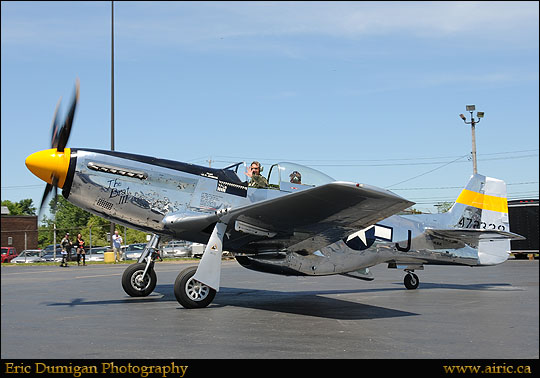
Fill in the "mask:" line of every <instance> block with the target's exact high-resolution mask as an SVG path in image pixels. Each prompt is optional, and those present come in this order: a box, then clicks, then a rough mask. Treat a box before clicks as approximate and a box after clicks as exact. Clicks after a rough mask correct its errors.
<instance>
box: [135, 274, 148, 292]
mask: <svg viewBox="0 0 540 378" xmlns="http://www.w3.org/2000/svg"><path fill="white" fill-rule="evenodd" d="M143 273H144V271H142V270H141V271H138V272H136V273H134V274H133V275H132V276H131V285H132V286H133V288H135V289H137V290H144V289H146V288H147V287H148V285H149V284H150V279H149V277H148V275H146V276H143Z"/></svg>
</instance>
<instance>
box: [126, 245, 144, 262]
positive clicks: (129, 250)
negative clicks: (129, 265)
mask: <svg viewBox="0 0 540 378" xmlns="http://www.w3.org/2000/svg"><path fill="white" fill-rule="evenodd" d="M144 247H146V243H134V244H129V245H128V246H127V247H126V249H125V250H124V259H125V260H138V259H139V257H141V254H142V252H143V251H144Z"/></svg>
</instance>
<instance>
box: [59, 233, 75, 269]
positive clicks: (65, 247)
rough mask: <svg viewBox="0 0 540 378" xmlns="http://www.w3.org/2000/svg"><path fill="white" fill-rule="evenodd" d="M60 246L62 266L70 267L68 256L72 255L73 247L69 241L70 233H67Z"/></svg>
mask: <svg viewBox="0 0 540 378" xmlns="http://www.w3.org/2000/svg"><path fill="white" fill-rule="evenodd" d="M60 245H61V246H62V262H61V263H60V266H62V267H68V266H69V265H68V263H67V259H68V256H69V255H71V247H72V246H73V244H72V243H71V240H69V232H66V236H64V238H63V239H62V241H61V242H60Z"/></svg>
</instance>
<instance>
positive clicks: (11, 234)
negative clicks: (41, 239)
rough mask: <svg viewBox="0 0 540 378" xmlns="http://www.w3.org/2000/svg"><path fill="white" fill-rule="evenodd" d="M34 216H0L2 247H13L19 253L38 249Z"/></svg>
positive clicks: (35, 218)
mask: <svg viewBox="0 0 540 378" xmlns="http://www.w3.org/2000/svg"><path fill="white" fill-rule="evenodd" d="M37 218H38V217H37V216H35V215H2V223H1V226H0V228H1V229H2V247H15V248H16V249H17V252H18V253H20V252H21V251H23V250H25V249H36V248H38V226H37Z"/></svg>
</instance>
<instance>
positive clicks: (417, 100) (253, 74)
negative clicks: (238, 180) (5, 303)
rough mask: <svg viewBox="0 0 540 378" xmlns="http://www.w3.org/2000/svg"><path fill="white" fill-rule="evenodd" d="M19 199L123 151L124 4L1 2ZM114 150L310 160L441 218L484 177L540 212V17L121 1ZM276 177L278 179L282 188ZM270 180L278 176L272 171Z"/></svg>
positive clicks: (10, 172) (502, 10)
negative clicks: (55, 138)
mask: <svg viewBox="0 0 540 378" xmlns="http://www.w3.org/2000/svg"><path fill="white" fill-rule="evenodd" d="M1 7H2V8H1V11H2V12H1V17H2V19H1V21H2V22H1V38H2V39H1V48H2V51H1V88H2V89H1V96H2V97H1V102H2V103H1V132H2V138H1V143H2V144H1V146H2V149H1V153H2V160H1V164H2V170H1V174H2V200H4V199H9V200H11V201H19V200H21V199H24V198H32V199H33V200H34V203H35V204H36V207H37V206H39V203H40V201H41V196H42V193H43V189H44V187H45V184H44V183H43V182H41V181H40V180H39V179H38V178H36V177H34V176H33V175H32V174H31V173H30V172H29V171H28V170H27V169H26V167H25V165H24V160H25V158H26V156H28V155H30V154H31V153H33V152H35V151H38V150H41V149H45V148H49V145H48V140H49V135H50V125H51V121H52V117H53V113H54V109H55V106H56V103H57V102H58V99H59V98H60V96H62V98H63V102H62V105H63V106H62V108H61V111H65V110H66V108H67V106H68V103H69V101H70V99H71V96H72V93H73V88H74V83H75V80H76V78H79V79H80V91H81V92H80V102H79V105H78V109H77V114H76V117H75V123H74V129H73V131H72V134H71V138H70V140H69V143H68V146H70V147H79V148H83V147H87V148H98V149H109V148H110V118H111V113H110V81H111V65H110V59H111V3H110V2H69V1H67V2H64V1H63V2H2V3H1ZM114 7H115V129H116V135H115V149H116V150H118V151H126V152H133V153H139V154H144V155H150V156H156V157H162V158H167V159H172V160H179V161H187V162H191V163H195V164H201V165H208V161H209V160H211V161H212V166H214V167H224V166H227V165H230V164H232V163H235V162H238V161H242V160H243V161H247V162H250V161H251V160H254V159H257V160H260V161H261V162H262V163H263V165H265V166H267V167H269V166H270V164H272V163H275V162H278V161H294V162H298V163H301V164H305V165H309V166H311V167H313V168H315V169H319V170H321V171H324V172H325V173H327V174H329V175H330V176H333V177H334V178H336V179H339V180H348V181H355V182H362V183H367V184H371V185H376V186H380V187H383V188H388V189H390V190H393V191H394V192H395V193H397V194H400V195H402V196H404V197H405V198H407V199H410V200H412V201H415V202H417V205H416V206H415V207H416V208H417V209H420V210H423V211H432V212H434V211H436V210H435V208H434V207H433V204H435V203H436V202H438V201H453V200H455V198H456V197H457V195H458V194H459V192H460V188H461V187H463V186H464V185H465V183H466V182H467V180H468V178H469V176H470V175H471V173H472V163H471V161H470V160H469V159H468V155H470V152H471V131H470V126H467V125H465V124H464V123H463V121H462V120H461V119H460V118H459V114H460V113H465V114H466V115H467V116H468V117H469V114H468V113H466V112H465V106H466V105H468V104H475V105H476V109H477V110H479V111H484V112H485V118H484V119H483V120H482V121H481V122H480V124H478V126H477V132H476V138H477V149H478V169H479V173H482V174H484V175H488V176H491V177H496V178H500V179H503V180H505V181H506V182H507V184H508V194H509V198H511V199H512V198H525V197H536V198H537V197H538V181H539V180H538V168H539V167H538V151H539V147H538V140H539V135H538V131H539V118H538V103H539V98H538V96H539V86H538V82H539V77H538V75H539V53H538V46H539V39H538V29H539V25H538V24H539V22H538V18H539V16H538V14H539V9H538V2H515V1H512V2H156V1H152V2H115V4H114ZM267 172H268V170H266V173H267ZM263 173H264V172H263Z"/></svg>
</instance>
